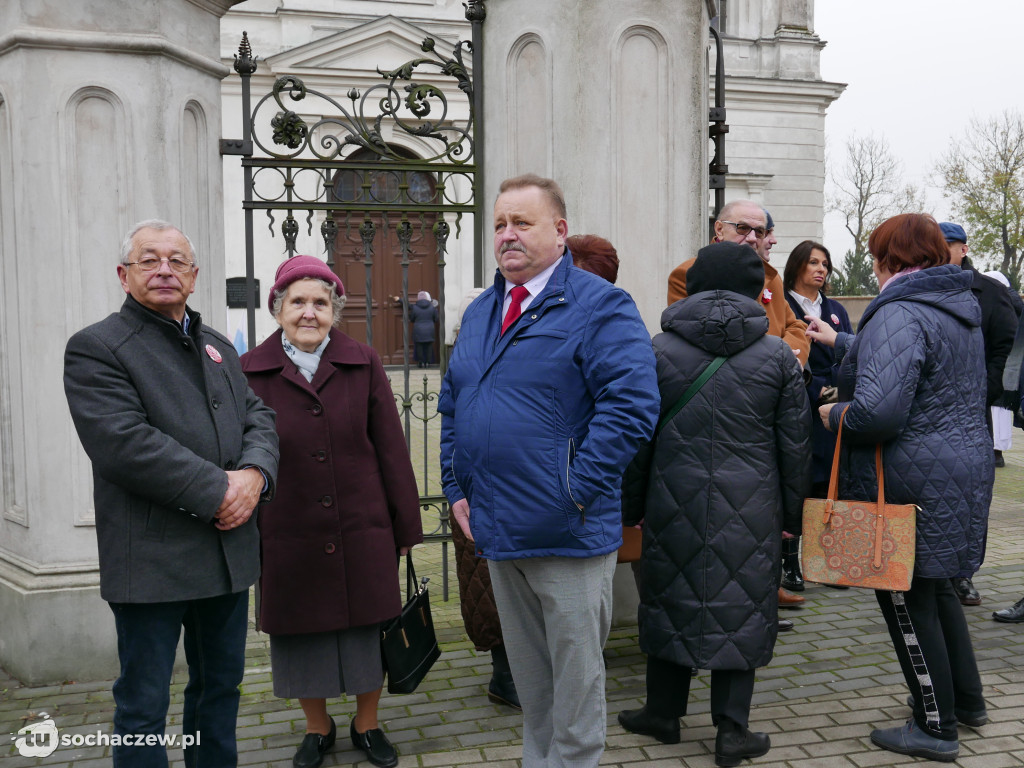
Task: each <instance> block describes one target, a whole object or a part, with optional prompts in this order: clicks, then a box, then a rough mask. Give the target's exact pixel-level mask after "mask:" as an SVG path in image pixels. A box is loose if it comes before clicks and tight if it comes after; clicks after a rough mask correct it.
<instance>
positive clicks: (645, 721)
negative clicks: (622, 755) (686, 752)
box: [619, 707, 679, 744]
mask: <svg viewBox="0 0 1024 768" xmlns="http://www.w3.org/2000/svg"><path fill="white" fill-rule="evenodd" d="M619 725H621V726H622V727H623V728H625V729H626V730H627V731H629V732H630V733H639V734H640V735H641V736H653V737H654V738H656V739H657V740H658V741H660V742H661V743H662V744H678V743H679V718H678V717H658V716H657V715H652V714H651V713H649V712H648V711H647V707H644V708H643V709H630V710H627V711H625V712H619Z"/></svg>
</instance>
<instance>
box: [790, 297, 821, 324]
mask: <svg viewBox="0 0 1024 768" xmlns="http://www.w3.org/2000/svg"><path fill="white" fill-rule="evenodd" d="M789 295H790V296H792V297H793V298H794V299H796V303H797V304H799V305H800V308H801V309H802V310H803V311H804V314H805V315H810V316H811V317H814V318H820V317H821V293H820V292H819V293H818V295H817V296H815V297H814V300H813V301H811V300H810V299H808V298H807V297H806V296H804V295H803V294H801V293H797V292H796V291H790V292H789ZM800 319H801V320H803V318H800Z"/></svg>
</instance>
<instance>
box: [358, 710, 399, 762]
mask: <svg viewBox="0 0 1024 768" xmlns="http://www.w3.org/2000/svg"><path fill="white" fill-rule="evenodd" d="M348 732H349V735H350V736H351V737H352V743H353V744H354V745H355V747H356V749H361V750H363V752H365V753H366V759H367V760H369V761H370V762H371V763H373V764H374V765H379V766H380V768H394V766H396V765H398V753H397V752H395V748H394V747H393V746H391V742H390V741H388V737H387V736H385V735H384V731H382V730H381V729H380V728H371V729H370V730H368V731H367V732H366V733H359V732H358V731H356V721H355V720H353V721H352V725H350V726H349V729H348Z"/></svg>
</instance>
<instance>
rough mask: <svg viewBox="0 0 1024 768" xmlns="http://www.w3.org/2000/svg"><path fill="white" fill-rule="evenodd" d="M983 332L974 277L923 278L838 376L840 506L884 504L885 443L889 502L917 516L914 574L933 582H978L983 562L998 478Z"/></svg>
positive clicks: (872, 326)
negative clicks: (975, 576) (880, 474)
mask: <svg viewBox="0 0 1024 768" xmlns="http://www.w3.org/2000/svg"><path fill="white" fill-rule="evenodd" d="M980 324H981V308H980V307H979V306H978V301H977V299H975V298H974V296H973V295H972V294H971V274H970V273H969V272H965V271H963V270H961V269H960V268H959V267H955V266H950V265H946V266H941V267H932V268H930V269H924V270H921V271H920V272H915V273H912V274H910V275H907V276H906V277H903V278H900V279H899V280H897V281H896V282H894V283H891V284H890V285H889V287H887V288H886V289H885V290H884V291H882V293H881V294H880V295H879V296H878V297H877V298H876V299H875V300H874V301H872V302H871V304H869V305H868V308H867V309H866V310H865V311H864V316H863V317H862V318H861V321H860V325H859V327H858V329H857V336H856V337H855V339H854V340H853V343H852V344H851V345H850V347H849V350H848V352H847V354H846V357H845V358H844V359H843V362H842V363H841V365H840V367H839V399H840V402H839V404H837V405H836V407H835V408H833V409H832V412H831V414H830V422H831V425H832V429H833V431H834V430H835V429H837V428H838V426H839V416H840V414H841V413H842V410H843V408H845V407H846V406H849V410H848V411H847V414H846V420H845V422H844V426H843V456H842V459H841V461H842V464H841V466H840V477H839V493H840V498H851V499H874V498H875V497H876V496H877V495H878V483H877V478H876V476H875V463H874V445H875V443H876V442H879V441H880V442H882V443H883V454H882V456H883V466H884V470H885V498H886V501H888V502H891V503H894V504H908V503H914V504H917V505H918V506H919V507H920V510H919V512H918V515H917V562H916V565H915V575H917V576H923V577H925V578H933V579H937V578H945V577H952V576H956V575H958V574H961V573H973V572H975V571H976V570H977V569H978V567H979V566H980V565H981V559H982V556H983V554H984V540H985V529H986V527H987V525H988V507H989V503H990V501H991V499H992V483H993V479H994V478H993V471H994V470H993V465H992V439H991V438H990V437H989V434H988V428H987V427H986V426H985V353H984V342H983V340H982V337H981V328H980Z"/></svg>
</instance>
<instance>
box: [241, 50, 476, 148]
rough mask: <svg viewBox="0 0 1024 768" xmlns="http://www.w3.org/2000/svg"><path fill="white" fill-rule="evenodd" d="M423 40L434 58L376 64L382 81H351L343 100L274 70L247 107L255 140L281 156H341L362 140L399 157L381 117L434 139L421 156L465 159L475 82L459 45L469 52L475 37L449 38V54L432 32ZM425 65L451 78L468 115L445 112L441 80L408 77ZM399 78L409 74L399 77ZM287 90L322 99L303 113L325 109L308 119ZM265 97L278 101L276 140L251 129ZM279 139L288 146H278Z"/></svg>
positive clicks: (273, 124)
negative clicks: (386, 66)
mask: <svg viewBox="0 0 1024 768" xmlns="http://www.w3.org/2000/svg"><path fill="white" fill-rule="evenodd" d="M420 48H421V49H422V50H423V51H424V52H425V53H430V54H433V56H434V58H417V59H412V60H411V61H408V62H406V63H405V64H403V65H401V66H400V67H398V68H396V69H393V70H390V71H387V72H384V71H381V70H380V69H378V70H377V72H378V73H379V74H380V75H381V77H383V78H385V79H386V80H387V82H386V83H380V84H378V85H374V86H371V87H370V88H367V89H366V91H365V92H363V93H360V92H359V90H358V89H356V88H352V89H350V90H349V91H348V93H347V94H346V95H347V96H348V99H349V101H350V102H351V103H350V104H349V105H348V106H346V105H343V104H341V103H339V102H338V101H336V100H335V99H333V98H331V97H330V96H328V95H326V94H324V93H322V92H320V91H316V90H313V89H311V88H308V87H307V86H306V84H305V83H303V82H302V80H301V79H300V78H298V77H296V76H295V75H284V76H282V77H279V78H278V79H277V81H276V82H275V83H274V87H273V89H272V90H271V92H270V93H269V94H267V95H266V96H264V97H263V98H262V99H261V100H260V101H259V102H258V103H257V104H256V106H255V108H254V109H253V111H252V124H253V127H254V130H253V141H254V143H255V144H256V146H258V147H259V148H260V149H261V150H263V152H265V153H266V154H267V155H268V156H270V157H272V158H275V159H279V160H290V159H301V158H302V156H303V155H306V156H309V155H312V157H313V158H315V159H317V160H343V159H344V155H345V154H346V149H347V148H352V147H355V148H360V147H361V148H363V149H366V150H368V151H370V152H373V153H374V154H376V155H378V156H379V157H380V158H381V159H389V160H397V161H401V160H402V159H403V158H402V157H401V156H400V155H398V154H396V153H395V151H394V150H393V149H392V148H391V147H389V146H388V143H387V142H386V141H385V139H384V136H383V133H382V127H383V124H384V121H385V120H388V121H391V122H392V124H393V126H394V129H395V130H397V131H402V132H404V133H406V134H408V135H409V136H415V137H418V138H420V139H423V140H426V142H427V143H428V144H430V143H433V144H435V145H436V150H433V154H432V155H429V156H426V157H422V158H421V160H422V161H424V162H432V161H437V160H444V161H446V162H450V163H453V164H456V165H466V164H469V163H470V162H471V160H472V158H473V137H472V126H473V118H474V114H473V82H472V79H471V77H470V75H469V72H468V70H467V69H466V67H465V65H464V63H463V52H464V51H467V50H468V51H470V52H471V51H472V49H473V44H472V43H471V42H470V41H468V40H460V41H459V42H458V43H457V44H456V45H455V46H454V48H453V51H452V57H451V58H445V57H443V56H441V55H440V54H438V53H437V51H436V48H435V42H434V40H433V39H432V38H429V37H428V38H425V39H424V40H423V42H422V43H421V45H420ZM422 67H432V68H436V69H437V70H438V71H439V72H440V73H441V74H442V75H446V76H448V77H451V78H454V79H455V81H456V83H457V85H458V88H459V90H460V91H462V93H463V94H465V97H466V114H467V117H466V118H465V120H464V121H460V120H456V119H454V118H452V117H451V116H450V109H449V103H448V98H447V97H446V95H445V93H444V92H443V91H442V90H441V89H440V88H439V87H438V86H436V85H434V84H431V83H426V82H422V81H420V82H417V81H416V80H414V79H413V78H414V76H415V75H416V71H417V69H419V68H422ZM401 81H408V82H407V83H406V84H405V85H402V82H401ZM400 89H401V90H400ZM401 91H404V92H405V96H403V95H402V93H401ZM285 97H287V98H288V99H290V100H291V101H292V102H300V101H304V100H305V99H307V97H316V98H317V99H321V100H322V101H323V102H324V104H322V105H317V107H315V108H314V107H313V106H312V105H310V107H308V108H307V109H305V110H304V113H305V114H322V115H326V116H325V117H322V118H320V119H319V120H317V121H316V122H314V123H313V124H311V125H310V124H308V123H307V122H306V120H304V119H303V118H302V116H301V115H299V114H298V112H296V111H295V110H293V109H289V108H288V107H287V106H286V105H285V100H284V98H285ZM270 99H273V100H274V102H276V104H277V106H278V108H279V111H278V112H277V113H276V114H275V115H274V116H273V117H272V118H271V119H270V121H269V126H270V138H271V139H272V142H273V146H267V143H266V141H265V136H264V140H261V137H260V135H259V133H260V132H259V131H258V130H257V129H256V128H257V126H258V125H259V119H258V118H259V113H260V110H261V109H262V108H263V106H264V105H265V104H267V102H268V101H269V100H270ZM307 104H309V102H307ZM373 105H376V109H375V110H373V112H372V113H371V112H370V111H369V110H368V107H371V106H373ZM432 113H436V114H435V115H434V118H433V119H429V120H428V119H427V118H428V116H430V115H431V114H432ZM280 147H285V148H287V150H289V151H286V152H281V151H280V150H279V148H280ZM275 150H277V151H275ZM353 151H354V150H353Z"/></svg>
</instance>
